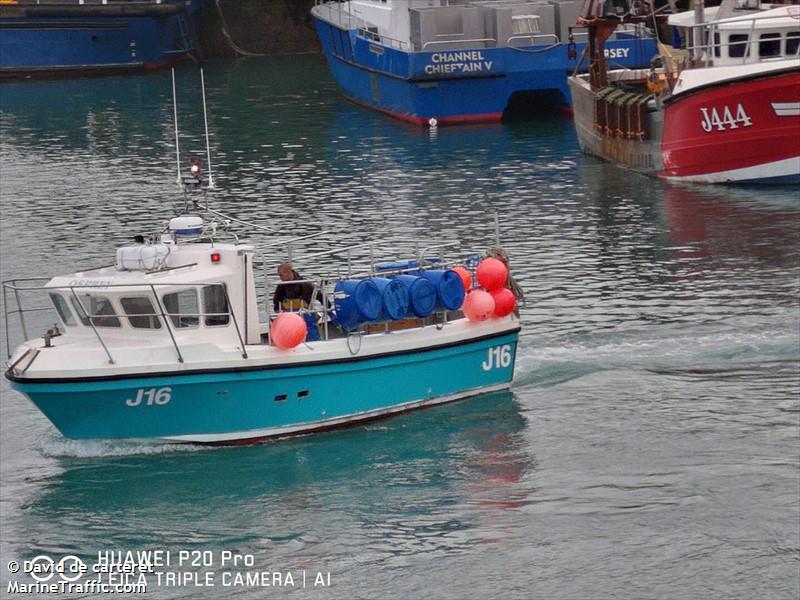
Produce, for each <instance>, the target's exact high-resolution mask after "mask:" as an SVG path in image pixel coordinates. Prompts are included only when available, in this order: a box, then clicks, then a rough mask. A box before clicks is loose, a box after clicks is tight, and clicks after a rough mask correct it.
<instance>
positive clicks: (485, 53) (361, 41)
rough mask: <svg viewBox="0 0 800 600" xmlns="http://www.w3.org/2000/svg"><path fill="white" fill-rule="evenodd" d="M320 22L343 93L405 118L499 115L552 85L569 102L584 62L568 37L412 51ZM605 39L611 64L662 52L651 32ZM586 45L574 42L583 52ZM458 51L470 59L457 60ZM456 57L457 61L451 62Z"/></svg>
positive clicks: (629, 63)
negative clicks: (520, 97)
mask: <svg viewBox="0 0 800 600" xmlns="http://www.w3.org/2000/svg"><path fill="white" fill-rule="evenodd" d="M314 22H315V25H316V28H317V32H318V34H319V38H320V41H321V43H322V49H323V52H324V53H325V56H326V57H327V60H328V64H329V66H330V69H331V72H332V73H333V77H334V79H335V80H336V82H337V83H338V84H339V86H340V88H341V89H342V92H343V94H344V95H345V96H346V97H348V98H349V99H350V100H353V101H354V102H357V103H359V104H363V105H365V106H368V107H370V108H373V109H376V110H380V111H382V112H386V113H388V114H391V115H392V116H395V117H398V118H401V119H404V120H407V121H411V122H415V123H420V124H423V123H427V122H428V120H429V119H431V118H436V119H437V120H438V121H439V123H440V124H446V123H458V122H469V121H490V120H497V119H500V118H501V117H502V114H503V111H504V110H505V108H506V106H507V104H508V102H509V100H510V99H511V96H512V95H513V94H514V93H516V92H531V91H533V92H546V91H553V92H554V93H555V94H556V96H557V98H558V102H559V103H561V104H562V105H563V106H570V94H569V90H568V88H567V77H568V75H571V74H572V72H573V71H574V70H575V66H576V64H577V62H578V61H577V59H570V58H569V57H568V54H567V45H566V44H556V45H549V44H544V45H538V46H529V47H525V48H509V47H505V48H479V49H474V50H468V51H461V50H447V51H434V52H427V51H425V52H407V51H404V50H400V49H397V48H392V47H388V46H385V45H380V44H376V43H374V42H371V41H370V40H368V39H366V38H365V37H363V36H362V35H358V34H357V31H356V30H355V29H353V30H344V29H340V28H338V27H336V26H333V25H331V24H330V23H328V22H327V21H325V20H322V19H319V18H315V19H314ZM606 46H607V49H608V51H609V53H610V54H611V56H612V57H613V58H611V59H610V64H612V65H613V66H617V65H619V66H625V67H629V68H637V67H646V66H648V65H649V64H650V59H651V58H652V57H653V56H654V55H655V53H656V43H655V41H654V40H653V39H649V38H637V37H630V38H626V39H619V40H611V41H609V42H607V44H606ZM584 48H585V44H577V45H576V50H577V56H578V58H580V57H581V55H582V53H583V50H584ZM449 53H452V54H455V55H456V56H455V61H452V60H448V58H452V56H451V57H448V56H445V55H447V54H449ZM459 53H463V54H464V55H466V56H467V57H468V58H467V60H466V61H459V56H458V55H459ZM453 62H457V63H459V65H456V67H453V66H452V64H453ZM584 65H585V61H584ZM448 69H452V70H450V72H447V70H448ZM467 71H468V72H467Z"/></svg>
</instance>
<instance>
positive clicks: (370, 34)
mask: <svg viewBox="0 0 800 600" xmlns="http://www.w3.org/2000/svg"><path fill="white" fill-rule="evenodd" d="M356 34H357V35H360V36H361V37H363V38H364V39H366V40H369V41H371V42H375V43H378V44H384V45H386V42H385V40H389V42H392V43H390V44H389V46H391V47H392V48H399V49H400V50H402V49H403V48H406V47H407V46H409V45H410V44H409V43H408V42H406V41H403V40H398V39H397V38H393V37H389V36H388V35H384V34H382V33H377V32H375V31H370V30H369V29H368V28H367V27H359V28H358V29H357V30H356Z"/></svg>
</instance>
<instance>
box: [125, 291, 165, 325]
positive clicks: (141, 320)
mask: <svg viewBox="0 0 800 600" xmlns="http://www.w3.org/2000/svg"><path fill="white" fill-rule="evenodd" d="M119 302H120V304H122V310H124V311H125V314H126V315H127V316H128V323H130V324H131V327H133V328H135V329H161V321H160V319H159V318H158V316H157V315H156V311H155V309H154V308H153V303H152V302H150V299H149V298H145V297H138V298H121V299H120V301H119Z"/></svg>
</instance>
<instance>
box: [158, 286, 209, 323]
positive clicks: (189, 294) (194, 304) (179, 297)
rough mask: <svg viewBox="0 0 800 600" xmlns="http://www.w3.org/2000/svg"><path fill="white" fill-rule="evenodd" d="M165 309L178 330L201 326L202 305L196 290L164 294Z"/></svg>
mask: <svg viewBox="0 0 800 600" xmlns="http://www.w3.org/2000/svg"><path fill="white" fill-rule="evenodd" d="M163 300H164V308H165V309H166V311H167V314H168V315H169V318H170V319H171V320H172V324H173V325H174V326H175V327H177V328H185V327H197V326H198V325H199V324H200V303H199V302H198V300H197V290H196V289H194V288H191V289H185V290H180V291H179V292H173V293H171V294H164V298H163Z"/></svg>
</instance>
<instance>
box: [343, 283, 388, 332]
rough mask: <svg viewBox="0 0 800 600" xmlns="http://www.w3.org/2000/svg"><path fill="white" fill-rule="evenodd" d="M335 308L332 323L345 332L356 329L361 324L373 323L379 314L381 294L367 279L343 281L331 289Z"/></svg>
mask: <svg viewBox="0 0 800 600" xmlns="http://www.w3.org/2000/svg"><path fill="white" fill-rule="evenodd" d="M333 292H334V296H340V295H344V297H341V298H338V297H335V298H334V301H333V304H334V307H335V308H336V316H335V317H334V319H333V321H334V323H337V324H339V325H340V326H341V327H342V328H344V329H345V330H347V331H352V330H353V329H357V328H358V326H359V325H361V323H366V322H367V321H375V320H377V319H378V317H379V316H380V313H381V308H382V306H383V303H382V301H381V293H380V290H378V286H377V285H375V282H374V281H371V280H369V279H343V280H342V281H339V282H338V283H337V284H336V286H335V287H334V289H333Z"/></svg>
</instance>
